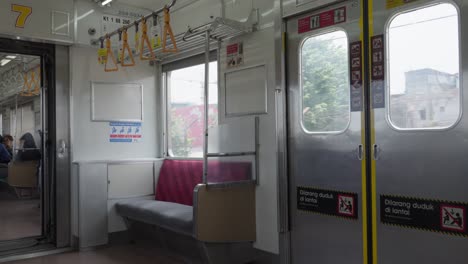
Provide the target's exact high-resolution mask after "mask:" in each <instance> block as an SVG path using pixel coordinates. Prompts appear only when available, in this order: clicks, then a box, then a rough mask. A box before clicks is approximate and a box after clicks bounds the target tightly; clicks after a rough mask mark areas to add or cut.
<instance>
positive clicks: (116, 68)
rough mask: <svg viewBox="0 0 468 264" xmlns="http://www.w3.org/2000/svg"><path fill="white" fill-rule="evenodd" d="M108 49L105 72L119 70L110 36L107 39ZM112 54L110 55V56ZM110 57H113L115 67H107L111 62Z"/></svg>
mask: <svg viewBox="0 0 468 264" xmlns="http://www.w3.org/2000/svg"><path fill="white" fill-rule="evenodd" d="M106 49H107V59H106V65H105V66H104V71H105V72H115V71H118V70H119V66H117V61H116V60H115V57H114V53H113V52H112V46H111V40H110V38H107V39H106ZM109 55H110V56H109ZM109 59H112V63H114V65H115V67H114V68H110V69H109V68H107V64H108V63H109Z"/></svg>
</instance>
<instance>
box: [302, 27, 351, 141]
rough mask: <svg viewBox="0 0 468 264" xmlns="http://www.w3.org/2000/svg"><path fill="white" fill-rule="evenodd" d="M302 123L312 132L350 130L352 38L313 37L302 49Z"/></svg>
mask: <svg viewBox="0 0 468 264" xmlns="http://www.w3.org/2000/svg"><path fill="white" fill-rule="evenodd" d="M300 56H301V93H302V108H301V111H302V126H303V128H304V130H305V131H306V132H309V133H333V132H340V131H344V130H346V128H347V127H348V125H349V122H350V103H349V92H350V91H349V68H348V38H347V36H346V33H345V32H344V31H341V30H340V31H334V32H330V33H325V34H321V35H318V36H312V37H310V38H308V39H306V40H305V41H304V44H303V45H302V48H301V55H300Z"/></svg>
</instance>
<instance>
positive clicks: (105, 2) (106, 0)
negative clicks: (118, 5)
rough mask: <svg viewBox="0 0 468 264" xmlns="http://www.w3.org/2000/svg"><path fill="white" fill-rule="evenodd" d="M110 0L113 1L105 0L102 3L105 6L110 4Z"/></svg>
mask: <svg viewBox="0 0 468 264" xmlns="http://www.w3.org/2000/svg"><path fill="white" fill-rule="evenodd" d="M110 2H112V0H104V1H103V2H102V3H101V5H102V6H105V5H107V4H109V3H110Z"/></svg>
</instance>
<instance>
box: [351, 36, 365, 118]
mask: <svg viewBox="0 0 468 264" xmlns="http://www.w3.org/2000/svg"><path fill="white" fill-rule="evenodd" d="M349 50H350V51H351V52H350V55H349V56H350V60H349V61H350V64H351V65H350V66H351V67H350V68H351V77H350V80H351V93H350V95H351V112H360V111H362V108H363V103H362V92H363V91H362V80H363V78H362V43H361V41H357V42H353V43H351V44H350V45H349Z"/></svg>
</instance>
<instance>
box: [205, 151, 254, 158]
mask: <svg viewBox="0 0 468 264" xmlns="http://www.w3.org/2000/svg"><path fill="white" fill-rule="evenodd" d="M255 155H257V152H255V151H250V152H230V153H207V154H206V157H208V158H221V157H241V156H255Z"/></svg>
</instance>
